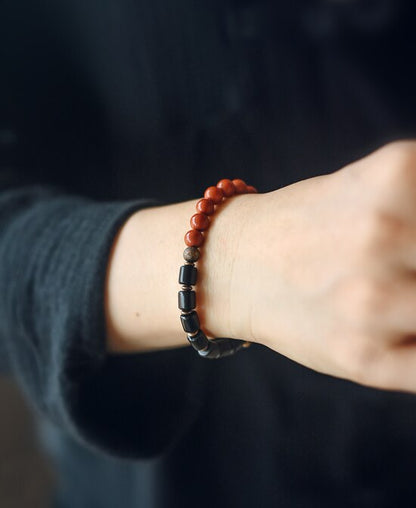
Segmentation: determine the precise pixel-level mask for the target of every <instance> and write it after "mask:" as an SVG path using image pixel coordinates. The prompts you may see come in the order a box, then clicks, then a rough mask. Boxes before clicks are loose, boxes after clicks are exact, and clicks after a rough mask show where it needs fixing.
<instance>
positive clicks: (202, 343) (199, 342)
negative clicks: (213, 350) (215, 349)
mask: <svg viewBox="0 0 416 508" xmlns="http://www.w3.org/2000/svg"><path fill="white" fill-rule="evenodd" d="M188 341H189V344H191V346H192V347H193V348H194V349H196V350H197V351H203V350H204V349H207V347H208V346H209V340H208V339H207V336H206V335H205V333H204V332H203V331H202V330H199V331H198V333H197V334H196V335H188Z"/></svg>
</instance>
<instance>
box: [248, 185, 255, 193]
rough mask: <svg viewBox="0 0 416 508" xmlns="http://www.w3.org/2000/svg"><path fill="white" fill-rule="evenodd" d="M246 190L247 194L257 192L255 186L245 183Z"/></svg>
mask: <svg viewBox="0 0 416 508" xmlns="http://www.w3.org/2000/svg"><path fill="white" fill-rule="evenodd" d="M246 191H247V192H248V193H249V194H255V193H256V192H258V190H257V189H256V188H255V187H253V186H252V185H247V188H246Z"/></svg>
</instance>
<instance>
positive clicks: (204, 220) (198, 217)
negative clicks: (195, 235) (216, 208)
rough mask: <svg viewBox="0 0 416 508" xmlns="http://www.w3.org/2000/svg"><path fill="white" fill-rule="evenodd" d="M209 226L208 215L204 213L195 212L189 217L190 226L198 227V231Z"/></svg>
mask: <svg viewBox="0 0 416 508" xmlns="http://www.w3.org/2000/svg"><path fill="white" fill-rule="evenodd" d="M208 227H209V218H208V215H205V214H204V213H196V214H195V215H192V217H191V228H193V229H198V230H199V231H204V230H205V229H208Z"/></svg>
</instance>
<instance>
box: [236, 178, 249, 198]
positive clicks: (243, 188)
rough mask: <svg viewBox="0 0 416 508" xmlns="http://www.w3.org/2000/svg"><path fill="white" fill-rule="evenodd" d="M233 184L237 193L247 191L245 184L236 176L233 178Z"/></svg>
mask: <svg viewBox="0 0 416 508" xmlns="http://www.w3.org/2000/svg"><path fill="white" fill-rule="evenodd" d="M233 184H234V187H235V190H236V193H237V194H244V193H245V192H247V184H246V182H245V181H244V180H240V179H239V178H236V179H235V180H233Z"/></svg>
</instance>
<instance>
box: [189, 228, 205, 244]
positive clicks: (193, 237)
mask: <svg viewBox="0 0 416 508" xmlns="http://www.w3.org/2000/svg"><path fill="white" fill-rule="evenodd" d="M203 243H204V235H203V234H202V233H201V232H200V231H197V230H196V229H191V230H190V231H188V232H187V233H186V234H185V244H186V245H187V246H188V247H200V246H201V245H202V244H203Z"/></svg>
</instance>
